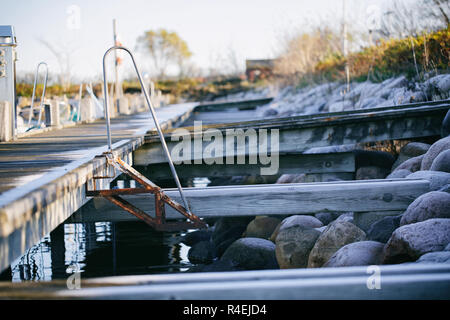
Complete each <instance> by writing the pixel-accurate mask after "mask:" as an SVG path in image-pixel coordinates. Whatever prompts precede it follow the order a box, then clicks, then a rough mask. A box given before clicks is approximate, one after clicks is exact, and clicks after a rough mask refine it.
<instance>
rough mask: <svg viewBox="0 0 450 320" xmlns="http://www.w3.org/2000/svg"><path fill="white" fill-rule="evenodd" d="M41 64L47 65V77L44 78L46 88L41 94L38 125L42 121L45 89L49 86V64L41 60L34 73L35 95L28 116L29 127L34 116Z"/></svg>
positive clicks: (32, 97)
mask: <svg viewBox="0 0 450 320" xmlns="http://www.w3.org/2000/svg"><path fill="white" fill-rule="evenodd" d="M41 65H45V79H44V88H43V90H42V95H41V105H40V110H39V120H38V125H39V122H41V114H42V106H43V104H44V98H45V89H46V88H47V80H48V65H47V63H46V62H44V61H41V62H39V64H38V65H37V67H36V73H35V74H34V85H33V95H32V96H31V105H30V115H29V116H28V127H30V124H31V118H32V116H33V108H34V98H35V94H36V85H37V78H38V74H39V68H40V66H41Z"/></svg>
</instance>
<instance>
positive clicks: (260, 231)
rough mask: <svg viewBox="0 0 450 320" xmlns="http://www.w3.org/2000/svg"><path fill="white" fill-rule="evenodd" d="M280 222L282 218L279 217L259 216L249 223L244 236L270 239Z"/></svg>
mask: <svg viewBox="0 0 450 320" xmlns="http://www.w3.org/2000/svg"><path fill="white" fill-rule="evenodd" d="M280 222H281V220H280V219H277V218H273V217H267V216H257V217H256V218H255V219H253V220H252V221H250V223H249V224H248V225H247V229H246V230H245V232H244V236H245V237H248V238H262V239H268V238H269V237H270V236H271V235H272V233H273V231H274V230H275V228H276V227H277V226H278V225H279V224H280Z"/></svg>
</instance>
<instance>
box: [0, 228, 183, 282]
mask: <svg viewBox="0 0 450 320" xmlns="http://www.w3.org/2000/svg"><path fill="white" fill-rule="evenodd" d="M181 235H182V234H181V233H180V232H157V231H154V230H153V229H151V228H150V227H149V226H147V225H146V224H144V223H142V222H134V221H132V222H131V221H128V222H95V223H70V224H61V225H60V226H59V227H58V228H56V229H55V230H54V231H52V232H51V233H50V234H49V235H48V236H45V237H44V238H42V240H41V241H40V242H39V243H38V244H36V245H35V246H33V247H32V248H31V249H29V250H28V251H27V252H26V253H25V254H24V255H23V256H22V257H20V258H19V259H17V260H16V261H15V262H14V263H13V264H12V265H11V269H10V271H9V272H10V278H11V280H12V281H29V280H31V281H48V280H52V279H66V278H67V277H69V276H70V275H71V274H72V273H73V272H81V277H82V278H91V277H105V276H114V275H137V274H152V273H169V272H183V271H186V270H187V269H188V268H189V267H190V263H189V260H188V259H187V252H188V250H189V247H187V246H185V245H183V244H182V243H179V241H180V239H179V238H180V236H181ZM3 277H5V275H3ZM8 277H9V276H8Z"/></svg>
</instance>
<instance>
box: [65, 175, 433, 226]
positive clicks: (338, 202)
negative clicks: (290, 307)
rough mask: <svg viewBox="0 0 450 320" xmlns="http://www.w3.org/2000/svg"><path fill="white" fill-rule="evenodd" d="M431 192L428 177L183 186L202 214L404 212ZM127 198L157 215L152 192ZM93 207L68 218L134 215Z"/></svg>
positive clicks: (98, 203)
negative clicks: (411, 204)
mask: <svg viewBox="0 0 450 320" xmlns="http://www.w3.org/2000/svg"><path fill="white" fill-rule="evenodd" d="M428 191H429V182H428V181H427V180H405V179H393V180H358V181H345V182H320V183H293V184H275V185H251V186H225V187H207V188H185V189H184V193H185V196H186V198H187V200H188V202H189V206H190V208H191V210H192V212H193V213H194V214H196V215H197V216H199V217H223V216H226V217H233V216H253V215H289V214H312V213H316V212H321V211H341V212H348V211H353V212H367V211H395V210H405V209H406V208H407V207H408V205H409V204H410V203H411V202H412V201H414V200H415V199H416V198H417V197H419V196H420V195H422V194H424V193H426V192H428ZM165 193H166V194H167V195H168V196H170V197H172V198H173V199H174V200H175V201H180V197H179V194H178V191H177V190H176V189H165ZM124 198H125V199H127V201H129V202H131V203H133V205H135V206H137V207H138V208H140V209H142V210H144V211H146V212H147V213H148V214H150V215H152V216H154V206H153V204H154V200H153V196H152V195H134V196H124ZM94 205H95V208H96V209H97V210H92V208H89V210H79V211H77V212H76V213H74V214H73V215H72V216H71V217H70V219H69V220H68V222H92V221H123V220H132V216H131V215H129V214H128V213H126V212H125V211H123V210H122V209H121V208H119V207H116V206H114V205H113V204H111V203H109V202H108V201H107V200H105V199H103V198H96V199H95V203H94ZM166 215H167V219H180V218H182V216H181V215H180V214H179V213H178V212H176V211H174V210H173V209H171V208H167V206H166Z"/></svg>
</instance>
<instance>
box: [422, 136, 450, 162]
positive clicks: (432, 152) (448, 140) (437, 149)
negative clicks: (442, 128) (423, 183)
mask: <svg viewBox="0 0 450 320" xmlns="http://www.w3.org/2000/svg"><path fill="white" fill-rule="evenodd" d="M448 149H450V136H447V137H445V138H442V139H440V140H438V141H436V142H435V143H433V144H432V145H431V147H430V149H428V151H427V153H425V156H424V158H423V160H422V165H421V167H420V170H430V168H431V165H432V164H433V161H434V159H436V157H437V156H438V155H439V153H441V152H442V151H444V150H448Z"/></svg>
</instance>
